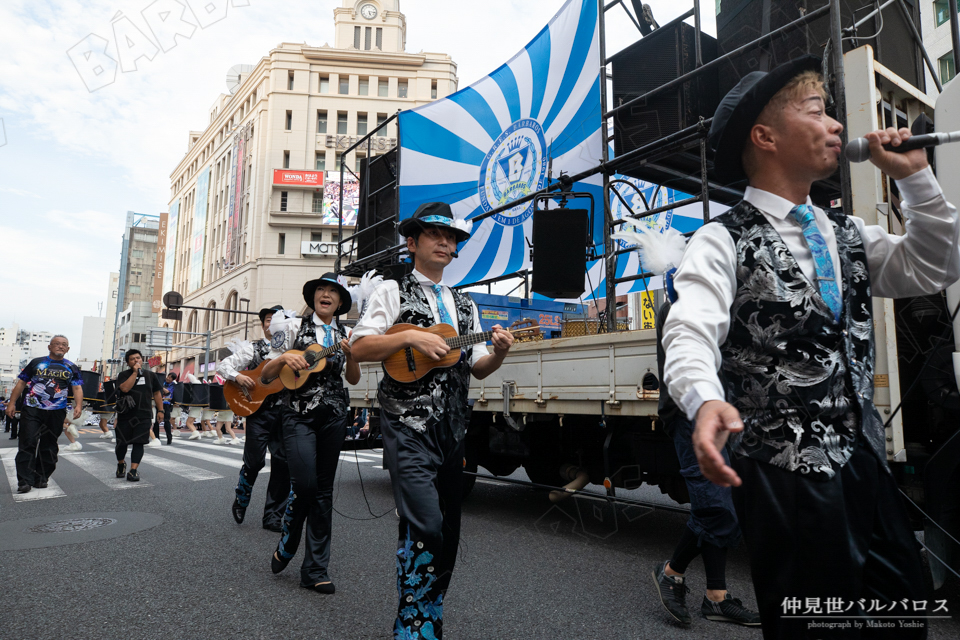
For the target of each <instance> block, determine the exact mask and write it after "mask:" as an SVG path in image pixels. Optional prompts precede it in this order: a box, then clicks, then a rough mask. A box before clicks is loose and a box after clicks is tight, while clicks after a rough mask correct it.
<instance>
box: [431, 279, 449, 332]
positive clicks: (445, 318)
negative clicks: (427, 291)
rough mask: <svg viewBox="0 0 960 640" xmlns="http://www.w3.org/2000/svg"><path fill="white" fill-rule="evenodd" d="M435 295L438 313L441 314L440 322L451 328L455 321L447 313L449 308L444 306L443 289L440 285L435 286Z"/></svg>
mask: <svg viewBox="0 0 960 640" xmlns="http://www.w3.org/2000/svg"><path fill="white" fill-rule="evenodd" d="M433 293H434V294H435V295H436V296H437V311H438V312H439V313H440V322H443V323H446V324H448V325H450V326H451V327H452V326H454V325H453V319H452V318H451V317H450V314H449V313H447V308H446V307H445V306H444V305H443V295H441V294H442V293H443V287H442V286H440V285H439V284H435V285H433Z"/></svg>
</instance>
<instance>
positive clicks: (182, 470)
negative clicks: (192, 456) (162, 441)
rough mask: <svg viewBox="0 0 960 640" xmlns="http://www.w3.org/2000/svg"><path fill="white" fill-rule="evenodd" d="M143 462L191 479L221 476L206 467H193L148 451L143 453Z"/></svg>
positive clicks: (214, 478) (215, 478) (209, 478)
mask: <svg viewBox="0 0 960 640" xmlns="http://www.w3.org/2000/svg"><path fill="white" fill-rule="evenodd" d="M143 464H145V465H147V467H156V468H157V469H163V470H164V471H169V472H170V473H175V474H176V475H178V476H180V477H181V478H184V479H186V480H191V481H197V480H217V479H218V478H222V477H223V476H221V475H220V474H218V473H214V472H213V471H207V470H206V469H201V468H200V467H194V466H192V465H189V464H184V463H182V462H177V461H176V460H170V459H168V458H164V457H161V456H155V455H151V454H149V453H144V454H143Z"/></svg>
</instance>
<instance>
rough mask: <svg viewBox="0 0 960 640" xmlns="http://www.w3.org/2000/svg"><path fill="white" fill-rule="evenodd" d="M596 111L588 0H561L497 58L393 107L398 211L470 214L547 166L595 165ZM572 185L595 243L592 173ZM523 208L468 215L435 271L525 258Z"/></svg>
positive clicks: (541, 177) (596, 187)
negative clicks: (499, 62)
mask: <svg viewBox="0 0 960 640" xmlns="http://www.w3.org/2000/svg"><path fill="white" fill-rule="evenodd" d="M601 115H602V114H601V109H600V48H599V24H598V19H597V0H569V1H568V2H567V3H566V4H565V5H564V6H563V7H562V8H561V9H560V11H559V12H557V15H555V16H554V17H553V19H552V20H551V21H550V23H549V24H548V25H547V26H546V27H545V28H544V29H543V30H542V31H541V32H540V33H539V34H537V36H536V37H535V38H534V39H533V40H532V41H531V42H530V44H528V45H527V46H526V47H525V48H524V49H523V50H522V51H520V53H518V54H517V55H516V56H514V57H513V58H512V59H511V60H510V61H509V62H507V63H506V64H505V65H503V66H502V67H500V68H499V69H497V70H496V71H494V72H493V73H491V74H490V75H488V76H486V77H484V78H483V79H481V80H480V81H478V82H476V83H474V84H473V85H471V86H469V87H467V88H466V89H462V90H461V91H458V92H457V93H455V94H453V95H451V96H449V97H447V98H443V99H441V100H437V101H436V102H432V103H430V104H428V105H425V106H423V107H419V108H417V109H413V110H410V111H403V112H401V113H400V217H401V219H402V218H409V217H410V216H411V215H413V213H414V211H416V209H417V207H418V206H419V205H421V204H422V203H424V202H446V203H447V204H449V205H450V207H451V209H452V210H453V213H454V215H455V216H456V217H457V218H462V219H467V220H470V219H472V218H474V217H476V216H478V215H480V214H482V213H484V212H487V211H491V210H493V209H495V208H497V207H500V206H502V205H504V204H508V203H510V202H512V201H514V200H516V199H518V198H521V197H523V196H525V195H527V194H530V193H533V192H534V191H538V190H539V189H542V188H543V187H545V186H546V184H547V179H548V177H549V176H548V175H547V172H548V167H550V166H552V171H553V177H554V179H556V178H557V177H558V176H559V175H560V172H561V171H563V172H565V173H567V174H569V175H574V174H576V173H579V172H581V171H584V170H586V169H589V168H591V167H595V166H597V165H598V164H599V163H600V160H601V157H602V149H603V146H602V145H603V138H602V135H601ZM573 190H574V191H581V192H583V191H589V192H591V193H593V196H594V202H595V203H596V207H597V210H596V211H595V213H594V224H595V228H594V237H595V239H596V240H597V241H598V242H600V243H601V246H602V238H603V210H602V208H601V207H602V202H603V200H602V199H603V190H602V178H601V176H600V175H599V174H597V175H596V176H593V177H591V178H588V179H586V180H584V181H583V182H578V183H575V184H574V187H573ZM584 202H585V201H584ZM579 205H580V202H579V201H577V202H574V204H573V205H572V206H574V207H578V206H579ZM532 215H533V202H528V203H525V204H521V205H518V206H516V207H514V208H512V209H508V210H507V211H504V212H502V213H499V214H495V215H494V216H492V217H489V218H486V219H484V220H482V221H481V222H479V223H478V224H476V225H474V229H473V234H472V236H471V238H470V239H469V240H468V241H467V242H465V243H464V244H463V245H462V246H461V247H460V249H459V252H460V257H459V258H458V259H456V260H454V261H453V262H452V263H451V264H450V266H449V267H447V269H446V270H445V272H444V276H445V277H446V279H447V281H448V282H450V283H451V284H452V285H464V284H470V283H473V282H479V281H482V280H487V279H490V278H495V277H498V276H502V275H507V274H510V273H515V272H517V271H520V270H522V269H526V268H529V267H530V258H529V252H528V249H527V243H526V241H525V238H527V239H529V238H530V237H531V233H532V227H533V219H532Z"/></svg>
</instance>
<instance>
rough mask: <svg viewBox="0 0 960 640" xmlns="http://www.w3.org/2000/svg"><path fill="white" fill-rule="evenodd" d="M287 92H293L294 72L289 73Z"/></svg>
mask: <svg viewBox="0 0 960 640" xmlns="http://www.w3.org/2000/svg"><path fill="white" fill-rule="evenodd" d="M287 91H293V71H290V72H289V73H287Z"/></svg>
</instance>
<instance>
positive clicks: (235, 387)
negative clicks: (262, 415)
mask: <svg viewBox="0 0 960 640" xmlns="http://www.w3.org/2000/svg"><path fill="white" fill-rule="evenodd" d="M267 362H269V360H264V361H263V362H261V363H260V364H258V365H257V367H256V368H255V369H248V370H247V371H241V373H242V374H243V375H245V376H247V377H248V378H250V379H252V380H253V382H254V386H253V387H252V388H250V389H244V388H243V387H241V386H240V385H239V384H237V383H236V382H234V381H233V380H227V381H226V382H225V383H224V384H223V397H224V398H226V400H227V404H228V405H229V406H230V409H232V410H233V412H234V413H235V414H237V415H238V416H240V417H242V418H245V417H247V416H249V415H251V414H252V413H254V412H255V411H256V410H257V409H259V408H260V405H262V404H263V401H264V400H266V399H267V397H268V396H271V395H273V394H275V393H279V392H280V391H283V383H282V382H280V379H279V378H277V379H276V380H273V381H272V382H270V383H264V382H263V380H262V378H261V374H262V373H263V367H264V366H266V364H267Z"/></svg>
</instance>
